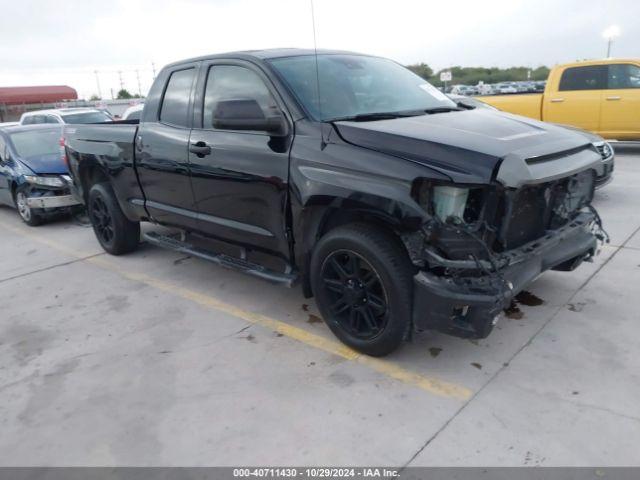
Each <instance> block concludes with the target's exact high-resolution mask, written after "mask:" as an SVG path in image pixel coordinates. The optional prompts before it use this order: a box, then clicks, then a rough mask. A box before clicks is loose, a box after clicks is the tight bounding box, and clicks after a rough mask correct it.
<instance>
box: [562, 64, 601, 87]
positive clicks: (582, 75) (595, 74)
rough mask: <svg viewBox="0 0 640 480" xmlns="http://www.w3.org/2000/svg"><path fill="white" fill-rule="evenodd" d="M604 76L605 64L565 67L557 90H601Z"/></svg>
mask: <svg viewBox="0 0 640 480" xmlns="http://www.w3.org/2000/svg"><path fill="white" fill-rule="evenodd" d="M606 76H607V67H606V65H590V66H586V67H572V68H567V69H566V70H565V71H564V72H562V78H561V79H560V88H559V90H560V91H570V90H603V89H604V88H606V87H605V85H606Z"/></svg>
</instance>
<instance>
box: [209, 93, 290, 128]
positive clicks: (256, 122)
mask: <svg viewBox="0 0 640 480" xmlns="http://www.w3.org/2000/svg"><path fill="white" fill-rule="evenodd" d="M212 125H213V128H216V129H219V130H253V131H259V132H267V133H270V134H272V135H273V136H281V135H284V133H285V121H284V117H283V116H282V114H281V113H279V112H278V114H277V115H273V116H270V117H267V116H265V114H264V112H263V111H262V108H260V105H259V104H258V102H257V101H256V100H253V99H237V100H221V101H219V102H218V104H217V105H216V108H215V110H214V111H213V119H212Z"/></svg>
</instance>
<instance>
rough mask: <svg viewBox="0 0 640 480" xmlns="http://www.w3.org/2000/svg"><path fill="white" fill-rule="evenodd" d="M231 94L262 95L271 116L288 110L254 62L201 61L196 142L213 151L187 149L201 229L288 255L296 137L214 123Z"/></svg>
mask: <svg viewBox="0 0 640 480" xmlns="http://www.w3.org/2000/svg"><path fill="white" fill-rule="evenodd" d="M231 99H234V100H238V99H242V100H256V101H257V102H258V104H259V106H260V108H261V109H262V110H263V113H265V115H267V114H268V112H269V111H270V110H272V109H277V110H280V111H283V112H286V110H285V108H284V104H283V103H282V101H281V99H280V98H279V96H278V94H277V91H276V90H275V88H274V87H273V85H272V84H271V83H270V81H269V79H268V78H267V77H266V76H265V75H264V74H263V72H261V71H260V69H259V68H257V67H255V66H254V65H252V64H250V63H248V62H242V61H231V60H230V61H214V62H209V63H207V64H203V66H202V69H201V73H200V81H199V82H198V97H197V98H196V115H195V120H194V121H195V122H197V123H198V127H197V128H194V129H193V131H192V133H191V145H192V146H208V147H210V152H209V153H207V154H197V153H191V154H190V156H189V161H190V164H191V172H192V184H193V192H194V197H195V200H196V204H197V208H198V211H199V213H200V217H199V218H200V229H201V230H202V231H203V232H205V233H208V234H210V235H215V236H217V237H221V238H223V239H225V240H230V241H234V242H239V243H242V244H245V245H247V246H255V247H259V248H262V249H265V250H268V251H270V252H272V253H276V254H280V256H282V257H288V253H289V246H288V241H287V235H286V222H285V219H286V208H287V192H288V188H287V186H288V175H289V146H290V143H291V142H290V137H289V136H287V137H271V136H270V135H269V134H268V133H266V132H259V131H234V130H216V129H215V128H213V112H214V110H215V108H216V106H217V103H218V102H219V101H221V100H231ZM289 131H291V129H290V130H289Z"/></svg>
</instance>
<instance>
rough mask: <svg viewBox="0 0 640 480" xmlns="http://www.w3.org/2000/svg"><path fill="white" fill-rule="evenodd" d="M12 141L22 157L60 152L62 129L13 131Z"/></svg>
mask: <svg viewBox="0 0 640 480" xmlns="http://www.w3.org/2000/svg"><path fill="white" fill-rule="evenodd" d="M10 135H11V142H12V143H13V146H14V147H15V149H16V152H17V153H18V155H19V156H20V157H22V158H30V157H38V156H44V155H53V154H57V155H59V154H60V135H61V133H60V130H58V129H51V130H30V131H23V132H14V133H11V134H10Z"/></svg>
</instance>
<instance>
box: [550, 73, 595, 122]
mask: <svg viewBox="0 0 640 480" xmlns="http://www.w3.org/2000/svg"><path fill="white" fill-rule="evenodd" d="M555 81H556V82H558V83H557V84H556V85H551V86H550V89H549V92H550V93H549V94H545V96H544V104H543V116H542V118H543V120H544V121H546V122H554V123H564V124H567V125H573V126H576V127H580V128H584V129H585V130H589V131H592V132H595V131H597V130H598V129H599V128H600V108H601V95H602V91H603V90H604V89H605V87H606V82H607V66H606V65H585V66H581V67H568V68H565V69H564V70H563V71H562V73H561V75H560V78H559V80H555Z"/></svg>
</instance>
